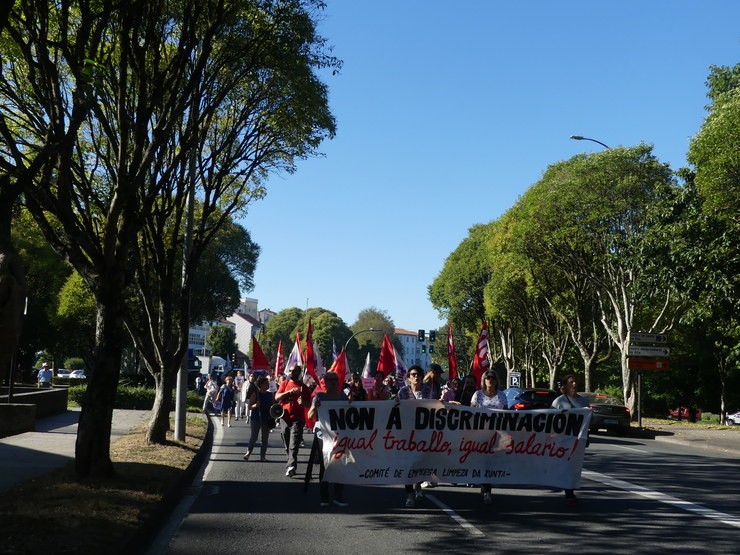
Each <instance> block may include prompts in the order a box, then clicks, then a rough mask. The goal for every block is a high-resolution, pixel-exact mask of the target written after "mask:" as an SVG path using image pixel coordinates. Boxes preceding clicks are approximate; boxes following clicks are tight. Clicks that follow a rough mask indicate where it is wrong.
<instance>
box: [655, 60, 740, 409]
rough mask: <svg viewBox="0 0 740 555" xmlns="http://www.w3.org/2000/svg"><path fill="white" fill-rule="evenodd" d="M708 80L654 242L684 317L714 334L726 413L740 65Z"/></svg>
mask: <svg viewBox="0 0 740 555" xmlns="http://www.w3.org/2000/svg"><path fill="white" fill-rule="evenodd" d="M707 85H708V88H709V90H708V96H709V98H710V99H711V100H712V104H711V105H710V106H709V110H710V113H709V115H708V116H707V118H706V120H705V122H704V124H703V125H702V128H701V130H700V131H699V132H698V133H697V135H696V136H695V137H694V138H693V140H692V141H691V144H690V148H689V153H688V157H687V158H688V161H689V163H690V164H692V168H691V169H690V170H687V171H685V172H684V173H683V176H684V179H685V181H686V184H685V185H684V187H683V188H682V189H681V190H680V191H678V192H677V193H676V194H675V195H673V196H672V197H671V198H670V199H669V201H668V202H666V203H665V205H664V206H663V207H662V208H663V209H662V211H661V213H660V214H659V217H660V220H659V221H660V223H661V224H662V227H660V228H658V233H656V237H655V238H654V240H653V242H652V243H651V246H653V250H654V251H657V252H658V253H661V254H663V255H664V256H663V257H661V258H660V259H661V260H663V262H664V263H663V268H662V270H663V271H662V273H661V276H662V278H663V279H665V280H667V281H668V282H669V283H670V284H671V285H672V287H673V289H674V290H675V291H676V292H677V294H679V295H680V296H681V297H682V298H683V299H686V300H687V303H688V304H687V309H686V311H685V313H684V314H683V315H682V321H683V322H684V323H687V324H689V325H691V326H693V327H694V328H696V327H701V328H702V329H703V334H702V335H704V336H705V337H707V339H708V341H707V342H706V343H705V344H706V345H708V346H710V347H709V350H710V351H711V353H712V356H713V358H714V359H715V363H716V368H717V374H718V379H719V393H720V395H719V397H720V413H721V417H722V418H724V415H725V414H726V410H727V403H726V400H727V395H728V383H729V380H730V378H731V376H732V374H738V373H740V319H739V318H738V316H737V314H738V313H739V312H740V277H739V276H740V239H738V237H740V216H739V215H738V214H740V179H739V178H738V176H739V175H740V153H738V149H737V146H736V145H737V144H738V142H739V140H740V64H738V65H736V66H734V67H732V68H727V67H712V70H711V73H710V75H709V78H708V80H707ZM661 247H662V248H661ZM654 257H655V256H654ZM706 322H711V326H706V325H705V323H706Z"/></svg>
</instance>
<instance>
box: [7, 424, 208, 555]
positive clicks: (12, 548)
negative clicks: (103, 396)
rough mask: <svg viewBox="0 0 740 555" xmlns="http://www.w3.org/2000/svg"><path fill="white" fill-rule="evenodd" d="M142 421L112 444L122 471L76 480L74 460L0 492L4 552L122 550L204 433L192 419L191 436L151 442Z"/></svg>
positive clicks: (113, 455)
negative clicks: (163, 442) (108, 476)
mask: <svg viewBox="0 0 740 555" xmlns="http://www.w3.org/2000/svg"><path fill="white" fill-rule="evenodd" d="M144 430H145V428H144V426H141V427H140V428H137V429H136V430H134V431H132V432H131V433H129V434H127V435H125V436H123V437H121V438H120V439H118V440H116V441H115V442H114V443H113V444H112V445H111V459H112V460H113V463H114V468H115V471H116V473H117V476H116V477H115V478H114V479H110V480H84V481H81V482H78V481H77V480H76V479H75V476H74V466H73V464H70V465H68V466H66V467H64V468H62V469H59V470H57V471H55V472H53V473H51V474H49V475H46V476H42V477H40V478H37V479H35V480H31V481H29V482H26V483H25V484H22V485H21V486H19V487H17V488H15V489H13V490H9V491H6V492H4V493H3V495H2V496H1V497H0V553H2V554H3V555H6V554H21V553H23V554H26V553H28V554H32V553H34V554H35V553H55V554H57V553H58V554H67V553H69V554H73V553H74V554H86V553H117V552H120V550H122V549H123V548H124V546H125V545H126V543H127V541H128V540H129V539H130V537H131V536H132V534H133V533H134V532H135V531H136V530H137V529H138V528H140V527H141V526H142V525H143V524H144V523H145V522H146V520H147V518H149V516H150V515H151V514H152V512H153V511H154V510H155V509H156V508H157V506H158V504H159V502H160V501H161V499H162V497H163V496H164V494H165V492H167V491H168V489H169V488H170V487H171V486H172V484H173V483H174V482H175V480H176V479H177V478H178V477H179V476H181V475H182V473H183V472H184V470H185V469H186V468H187V466H188V465H189V464H190V462H191V461H192V460H193V458H194V457H195V454H196V453H197V450H198V447H199V446H200V445H201V443H202V442H203V439H204V438H205V435H206V430H207V423H206V421H205V418H204V417H203V416H202V415H190V416H188V421H187V426H186V438H185V441H184V442H176V441H174V440H173V439H172V434H171V433H170V434H168V443H167V444H166V445H147V444H146V442H145V441H144V438H145V431H144Z"/></svg>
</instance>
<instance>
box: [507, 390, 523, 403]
mask: <svg viewBox="0 0 740 555" xmlns="http://www.w3.org/2000/svg"><path fill="white" fill-rule="evenodd" d="M523 391H524V388H523V387H509V388H507V389H504V395H506V405H507V406H509V407H511V406H512V405H513V404H514V399H516V396H517V395H519V394H521V393H522V392H523Z"/></svg>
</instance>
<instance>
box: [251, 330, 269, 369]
mask: <svg viewBox="0 0 740 555" xmlns="http://www.w3.org/2000/svg"><path fill="white" fill-rule="evenodd" d="M269 369H270V361H269V360H267V357H266V356H265V353H263V352H262V347H260V344H259V343H257V338H256V337H255V336H254V335H253V336H252V370H269Z"/></svg>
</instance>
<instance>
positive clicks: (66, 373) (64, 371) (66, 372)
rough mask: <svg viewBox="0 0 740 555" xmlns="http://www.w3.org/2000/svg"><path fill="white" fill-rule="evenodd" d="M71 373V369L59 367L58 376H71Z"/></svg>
mask: <svg viewBox="0 0 740 555" xmlns="http://www.w3.org/2000/svg"><path fill="white" fill-rule="evenodd" d="M70 373H71V370H67V369H66V368H57V376H59V377H60V378H69V375H70Z"/></svg>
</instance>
